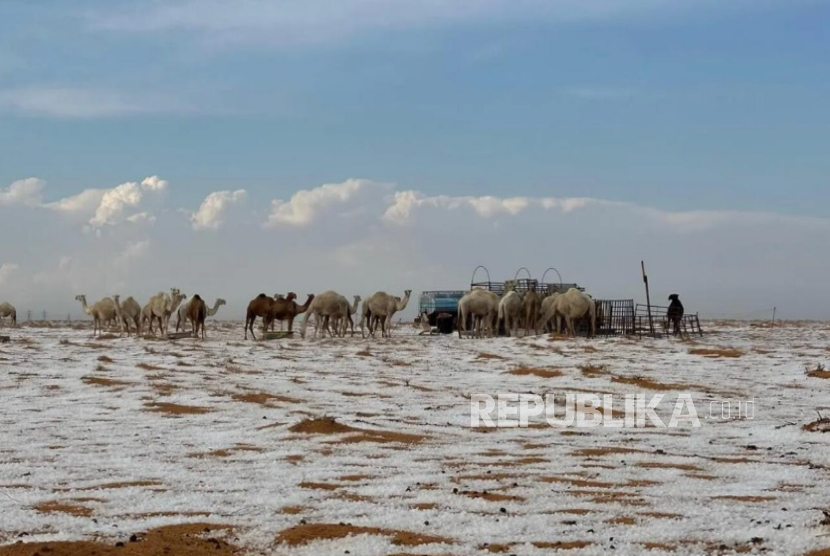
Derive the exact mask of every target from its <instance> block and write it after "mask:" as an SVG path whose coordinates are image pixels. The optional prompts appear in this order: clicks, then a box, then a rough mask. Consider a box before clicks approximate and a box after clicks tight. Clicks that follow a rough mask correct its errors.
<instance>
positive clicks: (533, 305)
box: [521, 286, 542, 335]
mask: <svg viewBox="0 0 830 556" xmlns="http://www.w3.org/2000/svg"><path fill="white" fill-rule="evenodd" d="M541 304H542V298H541V297H540V296H539V294H538V293H536V286H531V287H530V289H529V290H528V291H527V292H526V293H525V296H524V299H522V311H521V313H522V315H523V316H524V328H525V335H527V333H528V330H530V328H531V327H532V328H533V332H534V333H535V334H539V327H538V321H539V309H540V308H541Z"/></svg>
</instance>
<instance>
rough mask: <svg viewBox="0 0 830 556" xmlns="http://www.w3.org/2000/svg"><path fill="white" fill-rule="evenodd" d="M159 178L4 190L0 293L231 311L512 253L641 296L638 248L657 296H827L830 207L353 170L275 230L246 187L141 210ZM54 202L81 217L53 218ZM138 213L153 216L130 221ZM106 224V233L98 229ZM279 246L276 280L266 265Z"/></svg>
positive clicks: (432, 276) (437, 285)
mask: <svg viewBox="0 0 830 556" xmlns="http://www.w3.org/2000/svg"><path fill="white" fill-rule="evenodd" d="M162 182H164V180H161V179H157V178H151V179H149V180H142V181H139V182H127V184H122V185H121V186H119V187H115V188H112V189H106V190H104V189H101V190H94V192H90V191H91V190H87V191H85V192H83V193H81V194H78V195H69V196H67V197H66V198H65V199H62V200H60V201H56V202H54V203H45V204H43V203H42V202H41V205H40V206H41V207H42V209H41V210H37V209H35V210H27V211H21V210H19V208H18V207H19V206H20V202H19V199H21V198H22V199H32V198H37V196H36V195H31V194H28V195H22V196H20V195H17V196H16V197H14V198H15V199H17V200H18V201H15V202H16V203H17V204H15V205H14V206H13V205H9V204H3V205H0V237H16V234H19V233H20V230H21V229H22V228H23V227H25V229H27V235H26V242H3V249H2V253H0V256H2V257H3V259H4V260H5V261H7V265H10V264H12V263H11V261H14V263H13V264H14V265H16V267H15V268H14V270H9V269H11V268H12V267H10V266H8V267H7V269H6V271H5V272H6V273H7V275H8V276H9V278H5V279H4V280H5V282H4V283H3V284H2V285H3V292H2V293H3V296H4V297H5V298H7V299H8V300H9V301H10V302H12V303H18V302H19V303H20V305H22V306H24V307H30V308H32V309H33V310H48V311H49V312H50V313H58V314H61V313H65V312H66V311H72V312H73V314H78V307H77V304H76V303H74V302H73V301H72V299H73V298H74V295H75V294H78V293H86V294H88V295H89V296H90V298H95V299H98V298H100V297H103V296H104V295H112V294H113V293H121V294H122V295H124V296H126V295H133V296H134V297H136V299H139V300H140V301H141V300H144V299H146V298H148V297H149V296H150V295H152V293H154V292H157V291H161V290H167V289H168V288H170V287H171V286H177V287H180V288H182V289H183V290H184V291H186V292H188V293H190V292H198V293H200V295H203V296H208V297H213V296H216V297H223V298H225V299H227V300H228V308H227V309H228V311H227V314H228V315H237V316H238V315H241V314H243V313H244V307H245V304H246V303H247V302H248V301H249V300H250V299H251V298H252V297H254V296H255V295H256V294H258V293H260V292H261V291H266V292H270V293H272V290H273V291H288V290H294V291H298V293H299V291H300V290H302V293H303V294H307V293H318V292H320V291H323V290H326V289H336V290H338V291H340V292H341V293H343V295H346V296H348V297H350V296H352V295H355V294H359V295H362V296H366V295H367V294H369V293H371V292H372V291H376V290H378V289H384V290H394V291H403V289H407V288H411V289H413V290H414V294H415V295H414V297H413V300H414V299H417V295H418V293H419V292H420V291H423V290H426V289H460V288H466V287H468V286H469V282H470V273H471V272H472V269H473V268H475V267H476V266H477V265H480V264H484V265H486V266H487V267H488V269H489V270H490V272H491V276H492V279H493V280H503V279H505V278H508V277H512V276H513V275H514V274H515V273H516V269H518V268H520V267H528V268H530V271H531V273H532V275H533V277H536V278H541V273H542V272H544V269H546V268H548V267H551V266H553V267H556V268H557V269H558V270H559V271H560V272H561V273H562V275H563V279H564V280H565V281H576V282H578V283H580V284H582V285H585V286H586V287H587V288H588V289H589V291H591V292H592V293H594V294H595V295H597V296H598V297H604V298H630V297H633V298H635V299H637V300H641V299H642V292H641V290H642V281H641V278H640V276H639V261H640V260H641V259H644V260H645V261H646V264H647V266H648V270H649V275H650V279H651V286H652V294H653V296H654V299H660V300H663V299H664V297H665V296H666V295H668V293H671V292H672V291H678V293H680V294H681V296H682V297H683V299H684V303H685V304H686V305H687V307H688V308H689V309H690V310H695V311H700V312H701V314H702V316H704V317H706V316H710V315H712V314H719V315H730V314H732V315H740V314H745V313H749V312H751V311H758V310H760V309H765V308H767V307H771V306H772V305H777V306H778V308H779V313H783V315H784V316H785V317H812V318H821V317H826V316H827V314H828V312H830V305H828V304H827V302H825V301H822V300H824V299H825V298H826V296H824V289H825V284H824V280H823V277H824V276H827V275H828V274H830V259H828V258H827V257H826V256H825V254H824V252H825V250H826V246H825V245H824V243H825V240H824V238H826V237H828V235H830V219H822V218H807V217H799V216H789V215H780V214H769V213H757V212H744V211H734V210H733V211H719V210H694V211H668V210H663V209H658V208H655V207H648V206H642V205H636V204H632V203H625V202H618V201H608V200H603V199H592V198H585V197H565V196H563V197H541V196H540V197H529V196H528V197H516V196H505V197H501V196H496V195H481V196H469V195H468V196H453V195H427V194H424V193H422V192H419V191H418V190H417V189H409V190H396V188H395V187H394V186H393V185H391V184H383V183H378V182H372V181H369V180H360V179H353V180H346V181H344V182H341V183H333V184H326V185H322V186H320V187H312V188H308V189H306V190H302V191H298V192H296V193H295V194H294V195H290V196H288V197H287V199H288V200H287V201H277V202H275V203H274V205H273V207H272V208H273V211H272V213H271V214H270V215H268V216H267V222H268V224H269V225H270V226H271V227H276V228H277V229H278V234H279V235H278V238H275V234H274V233H273V232H271V231H268V230H263V229H262V228H261V227H259V226H250V225H249V226H236V225H230V224H231V223H232V222H233V221H234V220H233V219H235V218H236V217H237V215H236V214H233V215H232V213H236V212H237V211H238V212H239V214H238V217H239V219H240V222H242V221H249V220H250V219H253V218H256V219H261V220H266V215H264V214H261V213H258V212H257V210H256V208H257V206H261V205H262V204H264V203H259V204H258V205H255V206H253V207H246V206H245V205H243V203H242V200H243V199H245V198H247V196H248V195H250V193H247V194H245V193H243V190H237V191H233V190H228V191H218V192H214V193H212V194H210V195H208V196H207V197H206V198H205V199H204V201H203V202H202V203H201V205H200V206H199V207H198V209H197V210H196V211H195V212H190V211H187V213H186V216H187V218H188V219H189V220H188V221H185V222H187V224H184V223H183V218H182V216H181V215H180V214H179V213H178V212H176V211H175V210H169V207H168V210H163V209H164V205H161V207H160V208H161V210H151V209H153V208H155V207H153V206H151V205H152V203H153V202H155V201H157V202H158V203H163V202H164V201H165V198H164V195H159V194H160V193H161V192H163V191H164V190H165V189H166V188H167V187H168V186H167V185H161V184H162ZM10 189H11V188H9V190H10ZM18 189H19V188H18ZM18 189H16V191H17V190H18ZM29 191H30V193H31V191H33V190H29ZM4 192H8V191H6V190H4ZM249 204H251V205H254V203H249ZM243 211H244V214H245V215H248V218H245V216H244V215H243ZM59 213H60V214H69V215H73V216H74V217H75V218H56V216H58V214H59ZM93 220H94V221H96V222H97V223H99V225H97V226H93V225H92V224H89V227H90V230H89V231H90V232H91V233H89V234H87V235H85V234H83V233H81V231H80V226H79V221H80V222H86V223H89V222H92V221H93ZM142 222H143V223H149V222H155V224H154V225H153V226H146V225H137V224H139V223H142ZM111 223H123V224H129V225H122V226H110V224H111ZM102 229H106V230H107V232H108V233H101V234H99V233H98V232H100V231H101V230H102ZM200 229H221V230H222V233H215V234H202V233H197V232H196V230H200ZM240 245H244V246H245V249H240V248H239V246H240ZM252 253H267V256H264V257H260V256H252ZM277 261H279V262H280V264H279V266H280V272H279V276H278V278H277V284H279V285H275V282H273V279H272V278H268V277H269V276H271V277H273V276H274V275H273V271H274V268H275V267H274V264H277V263H276V262H277ZM0 268H1V267H0ZM239 269H244V270H245V272H240V271H239ZM269 284H270V285H269ZM782 284H785V285H791V286H792V287H782V286H781V285H782ZM116 290H118V291H116ZM413 307H414V304H413ZM413 312H414V309H413Z"/></svg>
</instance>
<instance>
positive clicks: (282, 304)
mask: <svg viewBox="0 0 830 556" xmlns="http://www.w3.org/2000/svg"><path fill="white" fill-rule="evenodd" d="M289 295H291V294H289ZM294 299H296V295H295V296H294V297H292V298H291V299H286V298H278V299H274V304H273V305H272V306H271V319H272V321H271V322H272V328H273V322H275V321H284V320H287V321H288V332H293V331H294V319H295V318H297V315H301V314H303V313H305V312H306V311H307V310H308V307H309V306H310V305H311V302H312V301H314V294H313V293H310V294H308V298H307V299H306V300H305V303H303V304H302V305H297V302H296V301H294Z"/></svg>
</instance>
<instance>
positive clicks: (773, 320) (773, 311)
mask: <svg viewBox="0 0 830 556" xmlns="http://www.w3.org/2000/svg"><path fill="white" fill-rule="evenodd" d="M772 326H775V307H773V308H772Z"/></svg>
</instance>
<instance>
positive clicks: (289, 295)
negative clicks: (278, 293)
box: [285, 292, 297, 301]
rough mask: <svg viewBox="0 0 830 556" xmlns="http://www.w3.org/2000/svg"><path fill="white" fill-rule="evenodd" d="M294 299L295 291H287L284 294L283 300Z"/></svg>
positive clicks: (295, 296)
mask: <svg viewBox="0 0 830 556" xmlns="http://www.w3.org/2000/svg"><path fill="white" fill-rule="evenodd" d="M295 299H297V294H296V293H294V292H288V293H287V294H285V300H286V301H294V300H295Z"/></svg>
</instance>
